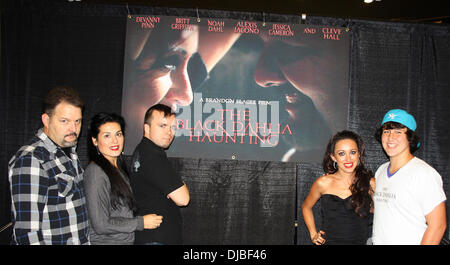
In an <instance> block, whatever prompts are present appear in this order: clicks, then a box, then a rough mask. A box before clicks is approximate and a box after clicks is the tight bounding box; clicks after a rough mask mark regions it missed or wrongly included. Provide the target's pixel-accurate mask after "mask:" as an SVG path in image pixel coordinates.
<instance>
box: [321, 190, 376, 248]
mask: <svg viewBox="0 0 450 265" xmlns="http://www.w3.org/2000/svg"><path fill="white" fill-rule="evenodd" d="M368 196H369V195H368ZM350 198H351V196H349V197H347V198H345V199H342V198H340V197H339V196H337V195H333V194H324V195H322V198H321V208H322V227H321V228H320V230H322V231H324V232H325V240H326V242H325V244H326V245H365V244H366V242H367V239H368V238H369V237H370V232H371V224H372V215H371V214H370V212H369V207H365V208H364V209H363V213H364V214H365V216H367V217H365V218H361V217H360V216H359V215H358V214H356V212H355V210H354V209H353V208H352V207H351V204H350Z"/></svg>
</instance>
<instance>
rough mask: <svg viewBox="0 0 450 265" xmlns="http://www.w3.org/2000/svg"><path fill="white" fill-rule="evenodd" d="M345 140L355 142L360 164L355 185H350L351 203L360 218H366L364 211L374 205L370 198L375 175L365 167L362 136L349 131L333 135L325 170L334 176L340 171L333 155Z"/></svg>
mask: <svg viewBox="0 0 450 265" xmlns="http://www.w3.org/2000/svg"><path fill="white" fill-rule="evenodd" d="M344 139H351V140H353V141H355V143H356V145H357V146H358V152H359V162H358V165H357V166H356V168H355V178H354V180H353V183H352V184H351V185H350V191H351V192H352V197H351V199H350V203H351V205H352V207H353V209H355V212H356V213H357V214H358V215H359V216H360V217H365V215H366V213H365V212H363V209H364V208H366V207H370V206H371V205H372V203H373V202H372V197H371V196H369V191H371V186H370V179H371V178H372V177H373V173H372V171H370V170H368V169H366V167H365V166H364V162H365V155H366V153H365V146H364V142H363V140H362V138H361V136H359V135H358V134H356V133H354V132H352V131H347V130H344V131H340V132H338V133H336V134H335V135H333V137H331V139H330V141H329V142H328V145H327V149H326V151H325V155H324V157H323V163H322V166H323V170H324V171H325V173H327V174H334V173H336V172H337V171H338V170H337V168H335V167H334V161H333V159H331V155H332V154H334V150H335V147H336V143H337V142H339V141H340V140H344Z"/></svg>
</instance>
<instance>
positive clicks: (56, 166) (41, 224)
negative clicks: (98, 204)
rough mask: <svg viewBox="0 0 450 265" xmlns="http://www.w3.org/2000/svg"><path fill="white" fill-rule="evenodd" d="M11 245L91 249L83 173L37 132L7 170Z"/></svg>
mask: <svg viewBox="0 0 450 265" xmlns="http://www.w3.org/2000/svg"><path fill="white" fill-rule="evenodd" d="M8 179H9V183H10V189H11V204H12V205H11V214H12V221H13V224H14V228H13V238H12V242H11V243H12V244H45V245H53V244H77V245H78V244H89V236H88V235H89V223H88V213H87V207H86V201H85V200H86V199H85V195H84V191H83V169H82V167H81V164H80V161H79V160H78V156H77V154H76V153H75V147H72V149H71V153H70V157H68V156H67V155H66V154H65V153H64V151H63V150H62V149H61V148H60V147H58V146H57V145H55V143H54V142H53V141H52V140H51V139H50V138H48V136H47V135H46V134H45V133H44V132H43V129H42V128H41V129H39V131H38V132H37V133H36V136H35V137H34V138H33V139H32V141H31V144H29V145H25V146H22V147H21V148H20V149H19V151H17V153H16V154H15V155H14V156H13V157H12V158H11V160H10V161H9V164H8Z"/></svg>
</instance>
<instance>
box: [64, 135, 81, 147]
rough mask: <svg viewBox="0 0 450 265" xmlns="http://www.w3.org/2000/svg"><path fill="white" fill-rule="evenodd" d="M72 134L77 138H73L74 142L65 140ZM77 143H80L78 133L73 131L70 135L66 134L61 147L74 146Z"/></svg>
mask: <svg viewBox="0 0 450 265" xmlns="http://www.w3.org/2000/svg"><path fill="white" fill-rule="evenodd" d="M72 135H73V136H75V140H73V141H72V142H69V141H66V140H65V138H66V137H67V136H72ZM77 143H78V135H77V134H76V133H71V134H68V135H65V136H64V138H63V140H62V142H61V147H73V146H75V145H77Z"/></svg>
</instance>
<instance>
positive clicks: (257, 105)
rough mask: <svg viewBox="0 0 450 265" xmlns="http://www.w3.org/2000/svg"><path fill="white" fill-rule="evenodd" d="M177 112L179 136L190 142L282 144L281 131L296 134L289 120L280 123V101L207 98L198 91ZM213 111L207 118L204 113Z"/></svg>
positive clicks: (272, 145)
mask: <svg viewBox="0 0 450 265" xmlns="http://www.w3.org/2000/svg"><path fill="white" fill-rule="evenodd" d="M181 109H182V110H181V113H180V114H178V115H177V136H187V137H188V139H189V142H195V143H226V144H251V145H259V146H261V147H274V146H277V145H278V142H279V137H280V135H284V134H288V135H292V134H293V132H292V129H291V126H290V125H289V124H288V123H284V124H283V123H280V121H279V120H280V118H279V117H280V115H279V113H280V110H279V102H278V101H265V100H251V99H230V98H227V99H225V98H208V97H206V98H203V97H202V94H201V93H195V94H194V102H193V104H191V106H186V107H182V108H181ZM205 114H206V115H209V116H208V117H206V118H205V119H203V116H204V115H205Z"/></svg>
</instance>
